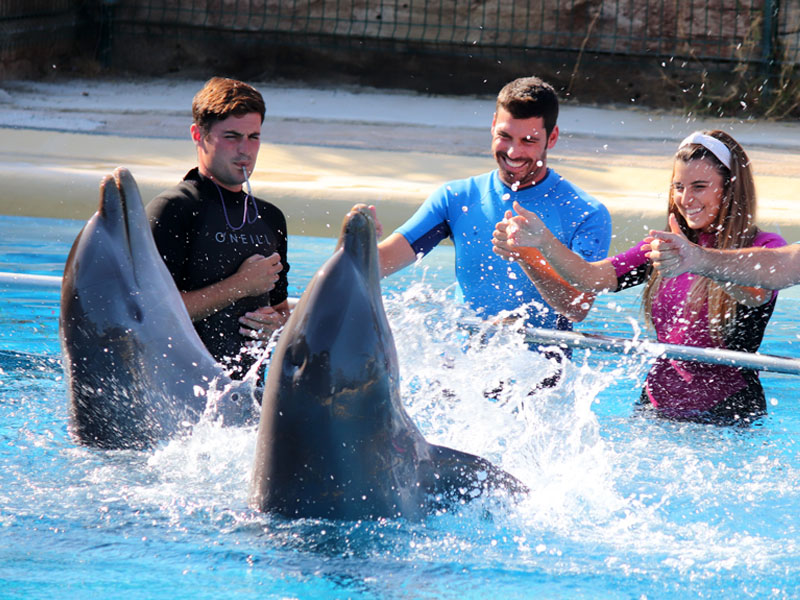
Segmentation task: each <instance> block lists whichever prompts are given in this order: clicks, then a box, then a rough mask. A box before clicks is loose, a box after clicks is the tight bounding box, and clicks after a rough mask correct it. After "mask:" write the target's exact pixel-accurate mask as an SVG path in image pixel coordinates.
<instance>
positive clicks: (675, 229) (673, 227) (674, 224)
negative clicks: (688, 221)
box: [669, 213, 683, 236]
mask: <svg viewBox="0 0 800 600" xmlns="http://www.w3.org/2000/svg"><path fill="white" fill-rule="evenodd" d="M669 230H670V231H671V232H672V233H675V234H677V235H680V236H683V232H682V231H681V226H680V225H678V217H676V216H675V213H670V214H669Z"/></svg>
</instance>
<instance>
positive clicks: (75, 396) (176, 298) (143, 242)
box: [59, 168, 258, 449]
mask: <svg viewBox="0 0 800 600" xmlns="http://www.w3.org/2000/svg"><path fill="white" fill-rule="evenodd" d="M59 336H60V340H61V350H62V355H63V359H64V361H63V364H64V372H65V378H66V384H67V390H68V394H69V402H70V405H69V430H70V433H71V435H72V437H73V438H74V439H75V440H76V441H77V442H78V443H81V444H85V445H88V446H96V447H99V448H136V449H143V448H147V447H150V446H152V445H153V444H155V443H156V442H158V441H159V440H164V439H167V438H170V437H173V436H175V435H177V434H180V433H182V432H188V427H190V426H191V425H192V424H194V423H196V422H197V421H198V420H199V419H200V417H201V416H202V415H203V414H204V412H205V411H206V409H207V404H208V400H209V396H213V395H214V394H212V392H223V391H224V392H225V393H223V394H222V395H221V396H220V397H219V398H218V399H217V400H216V405H215V408H216V414H217V415H218V416H219V417H221V418H222V420H223V422H224V423H225V424H230V425H238V424H244V423H249V422H253V423H254V422H255V419H256V418H257V416H258V415H257V409H256V408H255V407H256V406H257V404H256V403H255V402H254V401H253V393H252V391H251V390H250V388H249V386H248V385H247V384H243V383H241V382H235V383H234V382H232V380H231V379H230V378H229V377H228V376H227V375H226V374H225V371H224V369H223V368H222V366H221V365H219V364H218V363H217V362H216V361H215V360H214V358H213V357H212V356H211V354H209V352H208V350H206V348H205V346H204V345H203V342H202V341H201V340H200V338H199V337H198V335H197V332H196V331H195V329H194V326H193V325H192V322H191V319H190V318H189V313H188V312H187V311H186V307H185V306H184V304H183V300H182V299H181V296H180V293H179V292H178V289H177V288H176V286H175V283H174V281H173V279H172V276H171V275H170V273H169V271H168V270H167V268H166V266H165V265H164V262H163V261H162V259H161V257H160V256H159V254H158V250H157V248H156V245H155V242H154V241H153V235H152V233H151V231H150V226H149V224H148V220H147V216H146V214H145V212H144V207H143V206H142V199H141V196H140V195H139V189H138V187H137V185H136V181H134V179H133V176H132V175H131V174H130V173H129V172H128V171H127V170H126V169H123V168H119V169H117V170H116V171H115V172H114V174H113V176H106V177H105V178H104V179H103V181H102V183H101V185H100V206H99V209H98V211H97V212H96V213H95V214H94V215H93V216H92V217H91V218H90V219H89V221H88V222H87V223H86V225H85V226H84V227H83V229H82V230H81V231H80V233H79V234H78V237H77V238H76V240H75V242H74V243H73V245H72V249H71V250H70V253H69V257H68V258H67V263H66V266H65V269H64V277H63V280H62V287H61V314H60V318H59ZM212 404H213V403H212Z"/></svg>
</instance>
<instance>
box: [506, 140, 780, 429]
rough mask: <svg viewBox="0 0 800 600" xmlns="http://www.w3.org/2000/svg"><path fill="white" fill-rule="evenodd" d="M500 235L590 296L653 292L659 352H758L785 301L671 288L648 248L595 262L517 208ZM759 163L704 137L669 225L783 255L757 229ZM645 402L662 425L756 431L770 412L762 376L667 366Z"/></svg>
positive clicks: (685, 170) (712, 243) (682, 178)
mask: <svg viewBox="0 0 800 600" xmlns="http://www.w3.org/2000/svg"><path fill="white" fill-rule="evenodd" d="M514 209H515V211H516V212H517V214H516V215H514V214H513V213H511V211H509V212H508V213H507V214H506V219H505V220H504V221H502V222H500V223H498V224H497V227H496V229H495V232H494V238H493V243H494V251H495V252H496V253H497V254H500V255H501V256H504V257H505V258H508V259H509V260H514V259H517V258H518V256H519V252H517V249H518V248H519V247H535V248H538V249H539V250H540V251H541V253H542V254H543V255H544V257H545V258H546V259H547V260H548V261H549V262H550V264H551V265H552V266H553V267H554V268H555V269H556V270H557V271H558V272H559V274H560V275H561V276H562V277H564V278H565V279H566V280H567V281H568V282H569V283H571V284H572V285H574V286H575V287H577V288H579V289H581V290H583V291H586V292H601V291H605V290H611V291H619V290H623V289H626V288H628V287H631V286H634V285H640V284H645V289H644V294H643V305H644V306H643V308H644V313H645V318H646V321H647V323H648V325H649V326H651V327H653V328H654V329H655V331H656V335H657V338H658V341H659V342H664V343H670V344H683V345H688V346H698V347H704V348H727V349H729V350H738V351H744V352H755V351H756V350H758V347H759V345H760V344H761V339H762V337H763V335H764V329H765V327H766V326H767V322H768V321H769V318H770V316H771V315H772V311H773V309H774V307H775V300H776V298H777V292H775V291H771V290H765V289H760V288H753V287H744V286H738V285H733V284H726V283H716V282H714V281H712V280H711V279H708V278H706V277H701V276H699V275H694V274H691V273H684V274H682V275H679V276H677V277H673V278H664V277H662V276H661V274H660V273H659V272H658V271H656V270H654V269H653V267H652V264H651V263H650V261H649V260H648V257H647V251H648V250H649V246H647V244H646V242H644V241H643V242H641V243H639V244H637V245H636V246H634V247H633V248H631V249H630V250H627V251H626V252H623V253H621V254H618V255H617V256H614V257H610V258H607V259H604V260H602V261H599V262H592V263H589V262H586V261H585V260H583V259H582V258H581V257H580V256H578V255H577V254H575V253H574V252H572V251H571V250H569V249H568V248H567V247H565V246H564V245H563V244H561V243H560V242H559V241H558V240H556V238H555V237H554V236H553V235H552V233H550V231H549V230H548V229H547V228H546V227H545V226H544V225H543V223H542V221H541V220H540V219H539V217H538V216H536V214H535V213H532V212H530V211H527V210H525V209H524V208H522V207H520V206H517V205H515V207H514ZM755 214H756V194H755V184H754V181H753V175H752V172H751V169H750V160H749V159H748V157H747V154H746V153H745V151H744V150H743V149H742V147H741V146H740V145H739V143H738V142H736V140H734V139H733V138H732V137H731V136H730V135H728V134H727V133H725V132H723V131H717V130H715V131H709V132H695V133H693V134H692V135H690V136H689V137H687V138H686V139H685V140H683V142H681V144H680V146H679V148H678V151H677V153H676V154H675V162H674V166H673V171H672V182H671V185H670V191H669V206H668V219H669V221H670V222H672V224H673V226H677V227H680V229H681V231H682V232H683V233H684V235H685V236H686V237H687V238H688V239H689V240H691V241H692V242H694V243H696V244H698V245H700V246H703V247H707V248H716V249H733V248H749V247H771V248H774V247H779V246H783V245H785V244H786V242H785V241H784V240H783V238H781V237H780V236H779V235H776V234H772V233H766V232H762V231H760V230H759V229H758V228H757V227H756V225H755ZM641 399H642V401H643V402H644V403H646V404H651V405H652V406H653V407H654V408H655V410H656V412H657V414H659V415H660V416H664V417H668V418H672V419H679V420H691V421H702V422H713V423H722V424H734V423H739V424H748V423H750V422H751V421H752V420H753V419H755V418H757V417H758V416H760V415H763V414H764V413H765V412H766V402H765V399H764V391H763V389H762V387H761V383H760V381H759V379H758V373H757V372H756V371H753V370H750V369H742V368H738V367H728V366H722V365H709V364H704V363H697V362H686V361H680V360H674V359H668V358H659V359H657V360H656V362H655V363H654V365H653V366H652V368H651V370H650V373H648V375H647V380H646V382H645V386H644V389H643V390H642V397H641Z"/></svg>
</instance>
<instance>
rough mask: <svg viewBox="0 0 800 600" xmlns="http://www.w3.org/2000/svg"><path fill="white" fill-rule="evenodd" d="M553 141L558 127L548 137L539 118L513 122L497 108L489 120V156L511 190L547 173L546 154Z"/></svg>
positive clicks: (556, 138) (504, 110)
mask: <svg viewBox="0 0 800 600" xmlns="http://www.w3.org/2000/svg"><path fill="white" fill-rule="evenodd" d="M557 140H558V127H557V126H556V127H554V128H553V131H551V132H550V135H549V136H548V135H547V132H546V131H545V128H544V119H543V118H542V117H530V118H528V119H515V118H514V117H512V116H511V113H509V112H508V111H507V110H506V109H504V108H498V109H497V112H496V113H495V115H494V120H493V121H492V154H493V155H494V159H495V160H496V161H497V166H498V167H499V169H500V179H501V180H502V181H503V183H505V184H506V185H508V186H511V187H514V188H515V189H520V188H524V187H528V186H531V185H533V184H534V183H538V182H539V181H541V180H542V179H543V178H544V176H545V175H546V174H547V151H548V150H549V149H550V148H552V147H553V146H555V144H556V141H557Z"/></svg>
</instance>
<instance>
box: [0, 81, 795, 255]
mask: <svg viewBox="0 0 800 600" xmlns="http://www.w3.org/2000/svg"><path fill="white" fill-rule="evenodd" d="M202 83H203V82H202V81H199V80H198V81H172V80H135V81H128V80H124V81H123V80H119V81H106V80H100V81H97V80H63V81H57V82H30V81H16V82H2V83H0V133H1V134H2V135H0V182H2V184H0V186H1V192H2V193H0V214H9V215H25V216H37V217H58V218H70V219H80V220H83V219H87V218H88V217H89V216H90V215H91V214H92V212H94V210H95V208H96V205H97V198H98V192H97V190H98V184H99V181H100V179H101V178H102V176H103V175H105V174H106V173H109V172H110V171H112V170H113V169H114V168H115V167H116V166H120V165H121V166H125V167H127V168H129V169H130V170H131V172H132V173H133V174H134V176H135V177H136V179H137V181H138V183H139V186H140V188H141V192H142V198H143V200H144V201H145V202H147V201H148V200H149V199H150V198H152V197H153V196H154V195H156V194H157V193H158V192H159V191H161V190H162V189H164V188H167V187H169V186H171V185H173V184H174V183H176V182H177V181H179V180H180V178H181V177H182V176H183V174H184V173H185V172H186V171H187V170H188V169H190V168H191V167H192V166H193V165H194V159H195V155H194V146H193V144H192V143H191V141H190V140H189V138H188V128H189V124H190V123H191V114H190V104H191V99H192V96H193V95H194V93H195V92H196V91H197V90H198V89H199V88H200V87H201V86H202ZM254 84H255V85H256V86H257V87H258V88H259V89H260V90H261V91H262V93H263V94H264V97H265V99H266V101H267V106H268V110H267V118H266V120H265V123H264V128H263V134H262V139H263V141H264V143H263V145H262V148H261V152H260V154H259V159H258V165H257V169H256V172H255V173H254V176H253V178H252V183H253V188H254V191H255V192H256V194H258V195H259V196H261V197H263V198H265V199H268V200H270V201H272V202H274V203H275V204H277V205H278V206H279V207H280V208H281V209H283V210H284V212H285V213H286V215H287V218H288V220H289V229H290V233H293V234H306V235H332V232H335V231H336V230H337V229H338V226H339V223H340V220H341V217H342V216H343V215H344V213H345V212H346V210H347V209H348V208H349V207H350V206H351V205H352V204H353V203H355V202H368V203H373V204H376V205H377V206H378V210H379V215H380V216H381V220H382V221H383V223H384V226H385V228H386V230H388V231H390V230H391V229H392V228H394V227H395V226H397V225H399V224H400V223H401V222H402V221H403V220H404V219H405V218H406V217H408V216H409V215H410V214H411V213H412V211H413V210H414V208H415V207H416V206H417V205H419V203H421V202H422V201H423V200H424V199H425V197H426V196H427V195H428V194H429V193H430V192H431V191H432V190H433V189H435V188H436V187H438V186H439V185H441V184H442V183H444V182H445V181H448V180H451V179H456V178H460V177H465V176H468V175H472V174H477V173H481V172H485V171H488V170H490V169H492V168H493V166H494V162H493V160H492V159H491V157H490V156H489V152H488V148H489V125H490V123H491V116H492V111H493V109H494V101H493V99H492V98H491V97H489V96H487V97H485V98H476V97H463V98H454V97H434V96H424V95H419V94H411V93H405V92H385V91H376V90H366V89H327V90H325V89H323V90H321V89H311V88H299V87H286V86H280V85H270V84H264V83H258V82H255V83H254ZM559 125H560V130H561V136H560V139H559V142H558V144H557V145H556V147H555V148H554V149H553V150H552V151H551V153H550V155H549V161H550V164H551V166H552V167H553V168H555V169H556V170H557V171H558V172H559V173H561V174H562V175H564V176H566V177H567V178H569V179H571V180H572V181H574V182H575V183H577V184H578V185H579V186H580V187H582V188H584V189H585V190H586V191H587V192H589V193H591V194H593V195H595V196H596V197H597V198H598V199H600V200H601V201H602V202H604V203H605V204H606V205H607V206H608V208H609V210H611V212H612V216H613V220H614V227H615V233H616V235H617V239H616V240H615V244H614V245H615V246H617V247H619V246H620V245H624V244H627V243H629V242H630V241H633V240H636V239H639V238H640V237H641V235H642V233H643V231H644V230H645V229H646V228H649V227H659V226H662V225H663V221H664V213H665V206H666V192H667V184H668V180H669V176H670V172H671V171H670V169H671V156H672V154H673V152H674V150H675V147H676V144H677V142H678V141H680V140H681V139H682V138H683V137H684V136H685V135H686V134H688V133H690V132H691V131H694V130H695V129H713V128H721V129H725V130H727V131H729V132H730V133H731V134H732V135H734V137H736V138H737V139H738V140H739V141H740V142H741V143H742V145H743V146H744V147H745V149H746V150H747V152H748V154H749V155H750V157H751V159H752V160H753V163H754V167H755V173H756V181H757V185H758V191H759V222H760V223H761V224H762V226H763V227H764V228H766V229H770V230H778V231H780V232H781V233H782V234H783V235H784V236H785V237H786V238H787V239H788V240H790V241H796V240H798V239H800V213H799V212H798V211H797V210H796V209H795V207H794V204H793V201H794V196H795V195H796V194H797V193H798V190H800V124H798V123H778V122H770V121H763V120H748V121H741V120H733V119H705V118H702V119H700V118H695V117H687V116H681V115H675V114H668V113H660V112H649V111H645V110H641V109H636V108H618V109H603V108H594V107H581V106H573V105H568V104H566V105H564V106H563V107H562V111H561V116H560V118H559Z"/></svg>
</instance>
